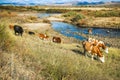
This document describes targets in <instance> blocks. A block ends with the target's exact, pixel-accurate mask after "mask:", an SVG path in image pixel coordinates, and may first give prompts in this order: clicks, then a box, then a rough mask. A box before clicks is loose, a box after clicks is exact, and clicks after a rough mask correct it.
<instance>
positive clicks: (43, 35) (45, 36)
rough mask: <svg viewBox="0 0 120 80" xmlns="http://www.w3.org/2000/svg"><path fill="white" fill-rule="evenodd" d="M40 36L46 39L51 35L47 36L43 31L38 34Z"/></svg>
mask: <svg viewBox="0 0 120 80" xmlns="http://www.w3.org/2000/svg"><path fill="white" fill-rule="evenodd" d="M38 36H39V38H40V39H42V40H45V39H48V38H49V36H47V35H46V34H42V33H39V34H38Z"/></svg>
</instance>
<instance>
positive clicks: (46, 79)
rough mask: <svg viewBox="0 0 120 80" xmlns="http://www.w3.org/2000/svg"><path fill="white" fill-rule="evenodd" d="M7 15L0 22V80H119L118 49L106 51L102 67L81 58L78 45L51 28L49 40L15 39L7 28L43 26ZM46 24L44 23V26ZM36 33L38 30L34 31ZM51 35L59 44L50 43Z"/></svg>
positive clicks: (78, 42)
mask: <svg viewBox="0 0 120 80" xmlns="http://www.w3.org/2000/svg"><path fill="white" fill-rule="evenodd" d="M16 14H17V13H14V16H13V13H7V17H6V16H3V14H2V18H1V19H0V80H119V79H120V63H119V61H120V49H118V48H114V47H109V54H105V53H104V52H103V54H104V55H105V63H101V62H100V61H99V60H96V59H95V60H93V61H92V60H91V59H90V57H88V58H86V57H85V56H84V55H83V48H82V43H81V41H77V40H75V39H73V38H68V37H65V36H63V35H61V34H59V33H57V32H55V31H54V30H52V29H51V28H50V29H49V30H47V31H46V32H45V33H47V34H48V35H49V36H50V39H49V40H41V39H39V38H38V36H36V35H33V36H31V35H28V34H27V33H26V32H25V33H24V34H23V36H22V37H21V36H15V35H14V31H13V30H10V29H9V28H8V26H9V24H11V23H14V24H22V23H27V22H31V23H34V22H44V21H43V20H38V19H36V18H35V17H18V16H16ZM46 22H47V23H48V21H45V22H44V23H46ZM35 32H39V30H35ZM53 35H57V36H60V37H61V38H62V43H61V44H55V43H53V42H51V38H52V36H53Z"/></svg>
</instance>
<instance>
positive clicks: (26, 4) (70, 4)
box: [0, 1, 120, 6]
mask: <svg viewBox="0 0 120 80" xmlns="http://www.w3.org/2000/svg"><path fill="white" fill-rule="evenodd" d="M119 4H120V1H110V2H102V1H100V2H86V1H83V2H81V1H72V2H65V3H64V2H61V3H47V4H41V3H0V5H2V6H6V5H13V6H36V5H48V6H50V5H52V6H86V5H119Z"/></svg>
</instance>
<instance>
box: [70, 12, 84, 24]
mask: <svg viewBox="0 0 120 80" xmlns="http://www.w3.org/2000/svg"><path fill="white" fill-rule="evenodd" d="M84 18H85V16H83V15H82V14H78V15H76V16H75V17H74V18H72V19H71V21H74V22H76V21H79V20H81V19H84Z"/></svg>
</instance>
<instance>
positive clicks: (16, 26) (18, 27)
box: [14, 25, 24, 36]
mask: <svg viewBox="0 0 120 80" xmlns="http://www.w3.org/2000/svg"><path fill="white" fill-rule="evenodd" d="M14 31H15V35H17V33H18V35H21V36H22V34H23V32H24V31H23V28H22V27H21V26H18V25H14Z"/></svg>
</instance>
